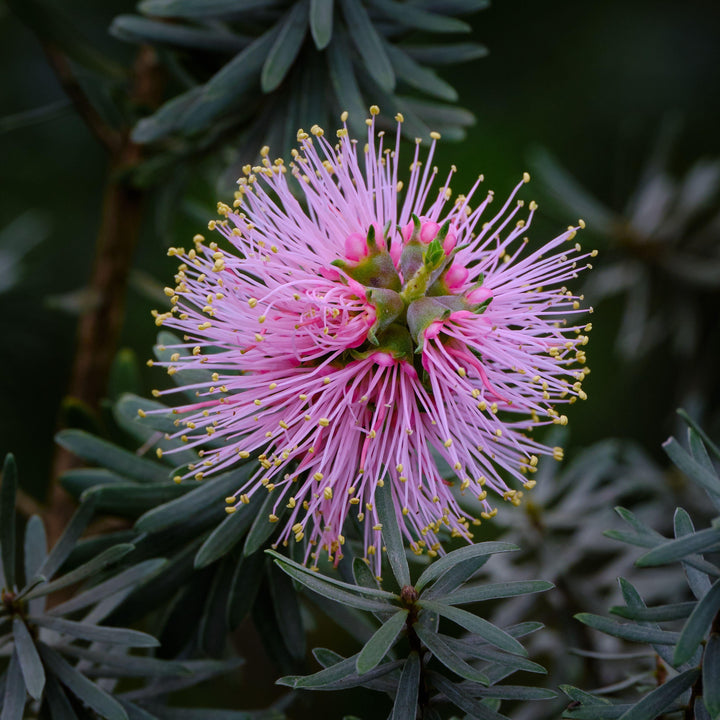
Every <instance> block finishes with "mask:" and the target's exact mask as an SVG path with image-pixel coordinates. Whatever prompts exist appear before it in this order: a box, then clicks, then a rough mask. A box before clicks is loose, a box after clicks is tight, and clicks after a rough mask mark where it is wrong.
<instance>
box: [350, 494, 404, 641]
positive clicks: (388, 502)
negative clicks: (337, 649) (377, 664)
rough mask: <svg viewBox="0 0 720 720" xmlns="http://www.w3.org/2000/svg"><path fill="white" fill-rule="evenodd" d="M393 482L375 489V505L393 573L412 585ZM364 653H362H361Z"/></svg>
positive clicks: (401, 582)
mask: <svg viewBox="0 0 720 720" xmlns="http://www.w3.org/2000/svg"><path fill="white" fill-rule="evenodd" d="M392 485H393V483H391V482H386V483H384V484H383V486H382V487H378V488H377V489H376V490H375V507H376V509H377V513H378V518H379V520H380V523H381V524H382V538H383V542H384V543H385V547H386V549H387V557H388V560H389V561H390V567H391V568H392V571H393V575H395V579H396V580H397V581H398V585H400V587H401V588H402V587H404V586H406V585H410V568H409V567H408V562H407V558H406V557H405V546H404V544H403V541H402V537H401V536H400V526H399V525H398V519H397V516H396V515H395V512H396V505H395V503H394V501H393V498H392ZM361 655H362V653H361Z"/></svg>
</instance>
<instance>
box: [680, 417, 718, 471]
mask: <svg viewBox="0 0 720 720" xmlns="http://www.w3.org/2000/svg"><path fill="white" fill-rule="evenodd" d="M677 413H678V415H679V416H680V417H681V418H683V420H685V422H686V423H687V424H688V425H689V426H690V427H691V428H692V429H693V430H694V431H695V432H696V433H697V434H698V435H699V436H700V437H701V438H702V440H703V442H704V443H705V446H706V447H708V448H710V450H711V451H712V453H713V455H715V457H716V458H717V459H718V460H720V447H718V446H717V445H716V444H715V443H714V442H713V441H712V440H711V439H710V437H709V436H708V434H707V433H706V432H705V431H704V430H703V429H702V428H701V427H700V426H699V425H698V424H697V423H696V422H695V421H694V420H693V419H692V418H691V417H690V416H689V415H688V414H687V412H685V410H683V409H682V408H680V409H679V410H678V411H677Z"/></svg>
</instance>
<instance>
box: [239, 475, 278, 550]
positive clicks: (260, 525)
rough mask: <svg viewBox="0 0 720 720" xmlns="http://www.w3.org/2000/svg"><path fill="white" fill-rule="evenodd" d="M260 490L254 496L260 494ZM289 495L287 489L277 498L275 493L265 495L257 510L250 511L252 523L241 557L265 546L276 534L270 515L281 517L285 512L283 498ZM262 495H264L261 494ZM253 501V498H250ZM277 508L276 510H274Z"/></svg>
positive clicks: (276, 526)
mask: <svg viewBox="0 0 720 720" xmlns="http://www.w3.org/2000/svg"><path fill="white" fill-rule="evenodd" d="M260 492H261V491H260V490H258V491H257V493H256V494H258V495H259V494H260ZM288 493H289V488H287V489H285V490H284V491H283V495H282V496H281V497H280V498H278V495H277V493H267V495H266V496H265V498H264V499H262V496H261V498H260V499H261V500H262V504H261V505H260V507H259V509H257V510H255V511H254V512H252V511H251V513H252V515H253V516H254V517H253V523H252V525H251V526H250V531H249V532H248V534H247V538H246V539H245V545H244V546H243V555H245V556H246V557H247V556H248V555H253V554H254V553H256V552H257V551H258V550H260V548H262V547H263V545H265V542H266V541H267V540H269V539H270V538H271V537H272V536H273V534H274V533H275V532H277V529H278V525H277V522H270V515H271V514H274V513H277V517H279V518H282V516H283V515H284V514H285V512H286V511H287V507H286V503H285V497H286V496H287V495H288ZM263 494H264V493H263ZM252 499H254V498H252ZM276 507H277V508H278V509H277V510H276V509H275V508H276ZM244 510H246V508H240V509H239V510H238V512H243V511H244Z"/></svg>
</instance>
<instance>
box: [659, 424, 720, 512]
mask: <svg viewBox="0 0 720 720" xmlns="http://www.w3.org/2000/svg"><path fill="white" fill-rule="evenodd" d="M663 450H665V452H666V453H667V454H668V456H669V457H670V459H671V460H672V461H673V462H674V463H675V465H677V467H678V468H679V469H680V470H681V471H682V472H683V473H685V475H687V476H688V477H689V478H690V479H691V480H693V481H694V482H696V483H697V484H698V485H700V486H701V487H703V488H704V489H705V490H707V491H708V493H709V494H710V497H711V498H712V500H713V503H714V504H715V506H716V507H720V478H718V476H717V475H716V474H715V473H714V472H711V471H710V470H708V469H707V468H705V467H703V466H702V465H701V464H700V463H699V462H698V461H697V460H695V458H693V457H692V456H691V455H689V454H688V452H687V450H685V449H684V448H683V447H682V445H680V443H679V442H678V441H677V440H676V439H675V438H670V439H668V440H666V441H665V442H664V443H663Z"/></svg>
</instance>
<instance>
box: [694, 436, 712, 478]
mask: <svg viewBox="0 0 720 720" xmlns="http://www.w3.org/2000/svg"><path fill="white" fill-rule="evenodd" d="M688 443H689V445H690V453H691V455H692V456H693V459H694V460H696V461H697V462H698V463H700V465H702V466H703V467H704V468H705V469H706V470H707V471H708V472H709V473H712V474H713V475H715V474H716V473H715V467H714V466H713V464H712V460H710V456H709V455H708V451H707V450H706V448H705V445H704V444H703V441H702V438H701V437H700V435H698V434H697V433H696V432H695V431H694V430H693V429H692V428H688Z"/></svg>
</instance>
